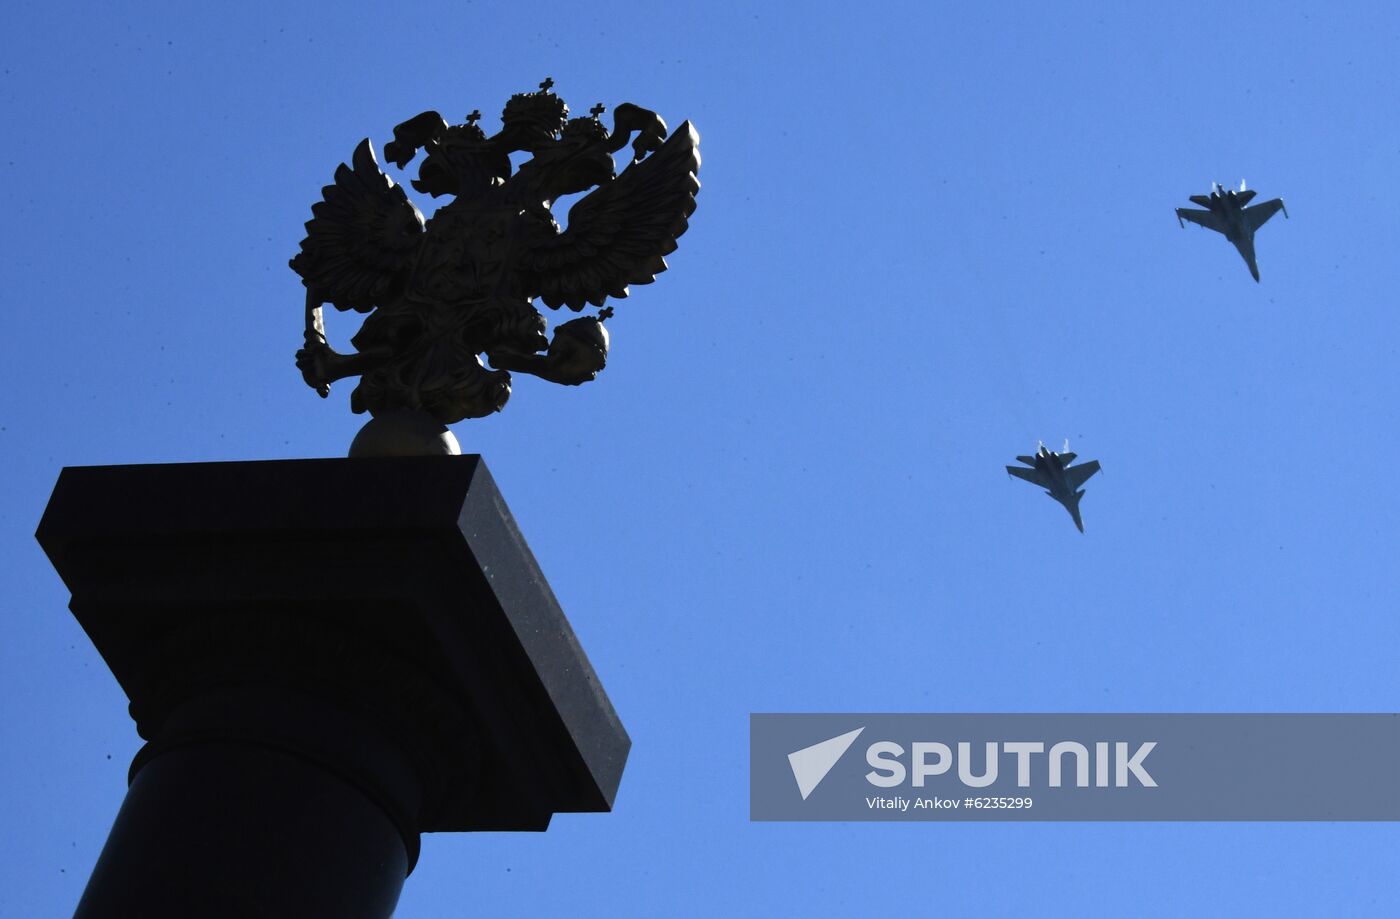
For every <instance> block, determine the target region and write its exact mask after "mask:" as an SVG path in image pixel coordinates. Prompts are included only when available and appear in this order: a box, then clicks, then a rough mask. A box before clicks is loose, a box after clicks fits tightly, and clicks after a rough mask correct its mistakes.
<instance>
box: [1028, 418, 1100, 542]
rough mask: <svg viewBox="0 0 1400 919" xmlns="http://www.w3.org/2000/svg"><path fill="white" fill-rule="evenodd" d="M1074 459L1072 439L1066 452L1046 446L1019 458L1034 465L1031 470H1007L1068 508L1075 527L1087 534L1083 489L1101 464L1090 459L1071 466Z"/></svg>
mask: <svg viewBox="0 0 1400 919" xmlns="http://www.w3.org/2000/svg"><path fill="white" fill-rule="evenodd" d="M1074 458H1075V454H1073V453H1071V452H1069V441H1068V440H1066V441H1065V448H1064V451H1063V452H1060V453H1051V452H1050V451H1049V450H1048V449H1046V447H1045V444H1043V443H1042V444H1041V445H1040V449H1039V450H1037V451H1036V453H1035V456H1018V457H1016V459H1018V460H1020V461H1021V462H1023V463H1025V464H1026V465H1027V466H1030V467H1031V468H1030V469H1022V468H1021V467H1020V466H1007V467H1006V471H1007V473H1008V474H1009V475H1014V476H1015V477H1016V478H1018V479H1025V480H1026V481H1027V482H1030V483H1032V484H1034V485H1039V486H1040V487H1041V488H1043V489H1045V493H1046V494H1047V495H1049V496H1050V497H1052V498H1054V499H1055V500H1056V501H1058V502H1060V503H1061V504H1063V505H1064V506H1065V510H1067V511H1069V515H1070V516H1071V517H1073V518H1074V525H1075V526H1077V527H1079V532H1081V533H1083V532H1084V521H1083V520H1080V519H1079V499H1080V498H1082V497H1084V492H1083V490H1082V489H1081V487H1080V486H1082V485H1083V484H1084V483H1085V482H1087V481H1089V476H1091V475H1093V474H1094V473H1096V472H1098V471H1099V461H1098V460H1090V461H1089V462H1087V463H1080V464H1079V465H1078V466H1073V467H1071V466H1070V463H1072V462H1074Z"/></svg>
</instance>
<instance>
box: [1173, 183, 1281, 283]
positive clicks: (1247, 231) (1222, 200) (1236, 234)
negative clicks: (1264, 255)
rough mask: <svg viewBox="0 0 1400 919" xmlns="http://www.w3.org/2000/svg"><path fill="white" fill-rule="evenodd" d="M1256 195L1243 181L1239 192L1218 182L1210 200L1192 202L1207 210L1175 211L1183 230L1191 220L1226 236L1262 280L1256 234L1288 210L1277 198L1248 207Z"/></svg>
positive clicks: (1198, 197) (1195, 198)
mask: <svg viewBox="0 0 1400 919" xmlns="http://www.w3.org/2000/svg"><path fill="white" fill-rule="evenodd" d="M1254 195H1255V192H1253V191H1246V190H1245V187H1244V180H1243V179H1241V180H1240V190H1239V191H1237V192H1236V191H1231V190H1229V189H1226V188H1225V186H1223V185H1221V184H1220V183H1219V182H1215V183H1212V184H1211V189H1210V197H1206V196H1205V195H1192V196H1191V200H1192V201H1193V202H1194V203H1196V204H1199V205H1200V206H1201V207H1204V208H1208V210H1204V211H1198V210H1194V209H1192V208H1189V207H1179V208H1177V209H1176V222H1177V223H1180V224H1181V226H1182V227H1183V228H1184V227H1185V226H1186V224H1184V223H1182V221H1183V220H1189V221H1191V222H1192V223H1194V224H1197V225H1198V226H1203V227H1205V228H1206V229H1207V230H1214V231H1215V232H1217V233H1223V234H1225V238H1226V239H1228V240H1229V241H1230V242H1232V243H1234V244H1235V248H1236V249H1238V250H1240V255H1241V256H1243V257H1244V261H1245V264H1246V265H1248V266H1249V273H1250V274H1252V275H1254V280H1256V281H1257V280H1259V266H1258V265H1256V264H1255V263H1254V231H1255V230H1257V229H1259V228H1260V227H1262V226H1263V225H1264V222H1265V221H1266V220H1268V219H1269V218H1270V217H1272V216H1274V214H1276V213H1278V212H1279V211H1283V216H1284V217H1287V216H1288V208H1286V207H1284V206H1283V199H1282V198H1274V199H1273V200H1271V201H1265V202H1264V203H1262V204H1256V205H1254V207H1245V205H1246V204H1248V203H1249V202H1250V200H1252V199H1253V198H1254Z"/></svg>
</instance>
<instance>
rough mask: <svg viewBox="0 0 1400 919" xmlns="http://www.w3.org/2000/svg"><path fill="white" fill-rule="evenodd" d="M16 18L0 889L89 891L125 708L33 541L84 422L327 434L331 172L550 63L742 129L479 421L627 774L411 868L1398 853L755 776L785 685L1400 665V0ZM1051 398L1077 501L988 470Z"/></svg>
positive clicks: (961, 868) (337, 10)
mask: <svg viewBox="0 0 1400 919" xmlns="http://www.w3.org/2000/svg"><path fill="white" fill-rule="evenodd" d="M6 19H7V27H6V29H5V30H4V33H3V34H0V61H3V64H2V66H0V70H3V72H2V73H0V117H2V118H3V123H4V124H5V125H6V128H7V132H6V136H7V138H8V142H7V143H6V144H5V149H4V150H3V151H2V152H0V171H2V172H3V175H4V181H3V182H0V252H3V257H0V291H3V297H4V306H5V311H4V315H5V317H6V320H5V323H6V339H7V344H6V346H5V349H4V354H5V360H4V361H3V362H0V447H2V448H3V455H4V457H5V460H6V465H7V477H6V479H7V482H6V485H5V486H4V487H3V488H0V524H3V526H0V540H3V543H0V585H3V590H2V591H0V602H3V607H0V615H3V617H4V618H3V621H4V626H5V630H6V637H7V640H6V641H5V642H4V643H3V645H0V718H3V721H0V723H2V724H3V731H4V733H3V735H2V736H3V738H4V740H5V743H4V744H3V745H0V779H2V780H3V781H0V788H3V789H4V790H3V792H0V794H2V795H3V798H2V799H0V805H2V806H3V812H4V813H6V814H7V816H8V821H9V826H10V828H11V832H9V833H6V834H4V841H3V842H0V846H3V847H4V853H3V856H4V857H3V860H0V864H3V865H4V866H5V867H4V869H3V870H4V875H3V877H0V913H4V914H5V915H15V916H34V917H43V916H63V915H68V914H70V912H71V909H72V907H73V905H74V904H75V903H76V901H77V898H78V896H79V895H80V893H81V890H82V886H83V884H84V883H85V881H86V879H87V875H88V872H89V870H90V869H91V866H92V864H93V862H94V860H95V858H96V856H97V853H98V851H99V849H100V847H101V845H102V842H103V840H104V839H105V836H106V832H107V829H108V827H109V825H110V821H111V818H112V817H113V815H114V814H115V813H116V809H117V806H118V805H119V803H120V800H121V796H122V793H123V789H124V785H125V773H126V769H127V765H128V763H129V761H130V758H131V756H132V755H133V754H134V752H135V750H136V749H137V747H138V740H137V738H136V735H135V731H134V729H133V728H132V726H131V724H130V722H129V720H128V719H127V717H126V714H125V699H124V697H123V696H122V694H121V692H120V690H119V688H118V687H117V685H116V683H115V681H114V680H113V679H112V677H111V676H110V674H109V673H108V672H107V670H106V668H105V666H104V665H103V664H102V662H101V660H100V658H99V657H98V655H97V654H96V652H95V651H94V650H93V649H92V647H91V645H90V644H89V642H88V641H87V639H86V637H85V636H84V635H83V634H82V632H81V630H80V629H79V628H78V627H77V626H76V624H75V623H74V622H73V620H72V618H71V616H70V615H69V614H68V613H67V611H66V603H67V599H68V597H67V593H66V591H65V590H64V588H63V586H62V584H61V582H60V581H59V580H58V578H57V576H56V575H55V574H54V573H53V571H52V569H51V568H50V566H49V564H48V562H47V560H46V559H45V558H44V557H43V555H42V554H41V552H40V551H39V548H38V546H37V544H36V543H35V542H34V540H33V531H34V528H35V526H36V525H37V523H38V520H39V517H40V515H41V513H42V510H43V507H44V504H45V502H46V500H47V496H48V493H49V491H50V489H51V488H52V486H53V482H54V480H55V479H56V477H57V475H58V471H59V469H60V468H61V467H63V466H65V465H86V464H109V463H135V462H189V461H205V460H254V459H268V458H280V457H307V456H336V455H341V454H343V452H344V450H345V448H346V446H347V445H348V443H349V440H350V438H351V437H352V436H353V435H354V432H355V430H356V429H357V427H358V424H359V419H358V418H356V417H355V416H352V415H351V414H350V412H349V410H348V404H347V400H348V391H349V388H350V387H349V386H347V385H345V384H340V385H338V386H336V387H335V389H334V390H333V392H332V394H331V398H330V399H329V400H328V401H322V400H320V399H318V398H316V396H315V395H314V393H312V392H311V391H310V390H309V389H307V388H306V387H305V386H304V385H303V384H302V383H301V381H300V379H299V377H298V375H297V373H296V370H295V368H294V366H293V364H292V353H293V352H294V351H295V350H296V348H297V347H298V346H299V343H300V338H301V324H302V310H303V303H302V289H301V286H300V283H299V280H298V279H297V278H296V276H295V275H293V274H292V273H291V271H290V270H289V269H287V267H286V261H287V259H288V258H289V257H290V256H291V255H292V254H293V253H295V251H296V247H297V243H298V242H299V240H300V239H301V237H302V235H303V230H302V223H303V222H304V221H305V220H307V219H308V218H309V216H310V205H311V204H312V202H313V201H315V200H317V198H318V196H319V189H320V187H321V185H323V184H325V183H326V182H328V181H329V180H330V177H331V174H332V172H333V170H334V168H335V166H336V164H337V163H339V162H341V161H342V160H346V159H348V158H349V156H350V153H351V151H352V150H353V149H354V146H355V144H356V143H357V142H358V141H359V140H360V139H361V138H363V137H366V136H369V137H371V138H372V139H373V140H374V142H375V143H376V145H377V146H381V147H382V144H383V143H384V142H385V141H386V140H388V139H389V138H390V136H391V130H392V128H393V126H394V125H395V124H397V123H398V122H400V121H402V120H404V119H406V118H408V117H410V116H412V115H414V114H416V113H418V112H420V111H422V110H424V109H429V108H434V109H438V110H440V111H442V112H443V113H444V114H447V115H449V116H450V117H453V118H460V117H461V116H463V115H465V114H466V113H467V112H469V111H471V110H472V109H474V108H479V109H480V110H481V111H482V112H485V113H487V119H488V125H489V124H493V123H494V121H493V119H494V117H495V113H497V112H499V110H500V107H501V106H503V105H504V103H505V100H506V99H507V98H508V97H509V95H510V94H511V93H514V92H521V91H525V90H530V89H533V88H534V87H535V85H536V84H537V83H539V81H540V80H542V79H543V78H544V77H545V76H552V77H553V78H554V79H555V81H556V87H555V88H556V91H558V92H559V93H560V94H561V95H562V96H563V97H564V98H565V99H566V100H568V101H569V102H570V105H571V107H572V108H573V109H574V110H576V111H582V110H585V109H586V108H588V107H589V106H590V105H592V104H593V103H594V102H596V101H599V100H602V101H603V102H604V103H605V104H607V105H609V106H613V105H616V104H618V103H620V102H623V101H632V102H635V103H637V104H639V105H643V106H646V107H648V108H652V109H654V110H656V111H657V112H658V113H660V114H661V115H662V116H663V117H664V118H665V119H667V121H668V122H669V123H670V124H672V125H673V126H674V125H676V124H678V123H680V122H681V121H683V120H685V119H690V120H691V121H693V122H694V124H695V125H696V127H697V128H698V130H699V132H700V134H701V150H702V154H703V157H704V165H703V167H702V170H701V174H700V179H701V182H702V184H703V186H704V187H703V189H702V191H701V193H700V196H699V208H698V210H697V212H696V214H695V216H694V218H693V219H692V221H691V229H690V231H689V232H688V233H687V235H686V236H685V237H684V238H683V239H682V240H681V247H680V250H679V251H678V252H677V253H675V255H674V256H672V257H671V258H670V259H669V261H670V263H671V271H669V272H668V273H666V274H664V275H662V276H661V277H660V278H659V280H658V282H657V283H656V284H655V285H653V286H650V287H641V288H635V289H634V292H633V296H632V297H631V298H630V299H628V300H625V301H622V302H619V303H616V304H615V305H616V306H617V315H616V316H615V317H614V318H613V319H612V320H610V321H609V329H610V331H611V333H612V336H613V348H612V353H611V356H610V360H609V366H608V369H607V371H606V372H605V373H604V374H603V375H602V377H600V379H599V380H598V381H597V382H596V383H593V384H590V385H589V386H586V387H582V388H579V389H576V390H575V389H567V390H566V389H563V388H560V387H553V386H550V385H548V384H546V383H543V382H541V381H535V380H530V379H525V380H523V381H520V382H519V383H518V384H517V386H516V387H515V392H514V395H513V397H512V400H511V403H510V405H509V406H508V408H507V409H506V411H505V412H503V413H502V414H500V415H498V416H495V417H492V418H489V419H484V420H481V421H475V422H468V423H463V424H461V425H458V426H457V428H456V433H457V436H458V438H459V440H460V441H461V442H462V445H463V448H464V450H466V451H467V452H479V453H481V454H483V455H484V456H485V458H486V462H487V464H488V466H489V467H490V469H491V472H492V475H493V476H494V477H495V479H496V481H497V482H498V484H499V485H500V487H501V489H502V491H503V492H504V494H505V496H506V498H507V500H508V501H509V503H510V506H511V508H512V510H513V512H514V514H515V516H516V518H517V520H518V522H519V523H520V526H521V528H522V530H523V531H524V533H525V534H526V536H527V538H528V539H529V541H530V544H531V546H532V548H533V549H534V551H535V554H536V555H537V557H538V558H539V560H540V563H541V565H542V566H543V568H544V570H545V571H546V573H547V574H548V576H549V578H550V580H551V583H552V585H553V588H554V590H555V592H556V593H557V594H558V596H559V597H560V599H561V602H562V603H563V604H564V607H565V609H566V611H567V612H568V614H569V616H570V618H571V620H572V622H573V625H574V628H575V630H576V631H577V632H578V634H579V636H580V638H581V639H582V641H583V643H584V646H585V647H586V649H587V651H588V654H589V656H590V657H591V659H592V661H593V664H594V666H595V668H596V669H597V671H598V673H599V675H600V677H601V678H602V680H603V683H604V685H605V686H606V687H607V689H608V691H609V693H610V695H611V697H612V699H613V702H614V704H615V705H616V707H617V709H618V711H619V713H620V714H621V716H622V718H623V721H624V723H625V724H626V726H627V728H628V730H629V732H630V733H631V736H632V738H633V741H634V747H633V753H632V757H631V760H630V762H629V764H628V768H627V773H626V775H625V776H624V779H623V784H622V788H621V792H620V794H619V797H618V801H617V809H616V811H615V812H614V813H612V814H610V815H577V816H567V815H566V816H561V817H559V818H557V819H556V820H555V822H554V825H553V827H552V828H551V829H550V831H549V832H548V833H546V834H544V835H521V836H504V835H502V836H491V835H473V836H467V835H462V836H441V837H439V836H430V837H427V838H426V839H425V842H424V848H423V857H422V860H421V862H420V863H419V866H418V868H417V870H416V871H415V873H414V875H413V876H412V877H411V878H410V879H409V881H408V884H407V886H406V888H405V892H404V896H403V899H402V900H401V902H400V909H399V913H398V915H399V916H406V917H413V916H452V915H459V914H466V913H471V914H487V913H489V914H492V915H501V916H532V915H540V914H544V913H546V912H557V911H561V910H565V909H567V910H569V911H570V912H571V913H572V914H573V915H579V916H592V915H609V916H614V915H618V914H623V915H632V914H635V915H678V916H690V915H695V916H711V915H769V914H774V913H780V914H782V913H792V914H798V913H800V914H805V915H849V914H864V913H873V912H876V911H901V912H905V913H914V914H916V915H917V914H923V913H926V912H928V913H931V912H934V911H938V912H942V913H945V914H952V915H960V914H965V913H971V912H973V911H974V910H976V911H978V912H980V913H981V914H985V915H1005V914H1012V913H1020V914H1024V913H1026V912H1031V911H1033V912H1034V913H1037V914H1049V915H1055V914H1063V915H1078V914H1082V913H1083V912H1084V911H1085V910H1086V909H1089V908H1092V909H1094V910H1095V911H1098V912H1103V913H1106V914H1120V915H1123V914H1127V915H1181V914H1183V913H1188V912H1191V913H1197V912H1215V913H1233V914H1251V913H1253V914H1270V915H1279V914H1320V913H1327V914H1336V915H1345V914H1382V913H1391V912H1393V911H1394V910H1395V909H1396V907H1397V905H1400V883H1397V881H1396V880H1395V873H1394V870H1393V868H1394V860H1395V854H1396V851H1397V842H1400V837H1398V836H1397V829H1396V827H1394V826H1393V825H1386V824H1375V825H1344V824H1338V825H1330V824H1272V825H1271V824H1248V825H1225V824H1192V825H1180V826H1178V825H1157V824H1126V825H1104V824H1083V825H1069V824H1048V825H1033V824H1002V825H991V824H967V825H958V824H940V825H931V824H918V825H907V826H896V825H877V824H873V825H820V824H810V825H808V824H803V825H764V824H751V823H749V822H748V818H747V814H748V801H747V793H748V774H747V768H748V767H747V737H748V713H750V712H754V711H857V712H859V711H950V712H957V711H1096V710H1103V711H1129V712H1131V711H1395V710H1396V707H1397V706H1396V676H1395V652H1396V648H1397V643H1398V640H1400V625H1397V621H1398V620H1397V617H1396V615H1395V609H1396V606H1395V602H1394V598H1395V597H1396V595H1397V592H1398V590H1397V589H1398V588H1400V574H1397V567H1396V565H1395V558H1396V549H1397V544H1398V542H1400V541H1398V540H1397V536H1400V524H1397V520H1400V492H1397V489H1396V485H1395V478H1394V476H1393V475H1391V474H1390V473H1389V472H1388V466H1389V465H1390V464H1391V462H1392V461H1393V459H1394V457H1396V456H1397V455H1400V427H1397V425H1396V408H1395V407H1396V402H1397V398H1396V397H1397V395H1400V386H1397V383H1396V377H1395V369H1394V368H1395V367H1396V364H1397V333H1400V327H1398V326H1400V322H1397V319H1396V311H1395V302H1394V301H1395V291H1396V290H1397V288H1398V287H1400V284H1397V281H1400V277H1397V274H1400V271H1398V270H1397V260H1396V258H1395V238H1396V236H1397V232H1396V231H1397V227H1398V226H1400V207H1397V206H1396V201H1397V197H1400V196H1397V191H1400V181H1397V174H1398V173H1397V167H1400V125H1398V124H1397V121H1396V118H1395V117H1394V115H1395V109H1394V102H1393V100H1395V99H1397V98H1400V76H1397V70H1396V68H1395V66H1394V64H1395V61H1394V57H1395V53H1396V49H1397V48H1400V13H1397V12H1396V11H1395V9H1394V7H1392V6H1390V5H1387V4H1380V3H1376V4H1339V5H1335V6H1332V7H1330V8H1329V9H1328V10H1327V11H1326V12H1323V10H1322V8H1321V7H1319V6H1317V5H1316V4H1285V3H1267V4H1266V3H1257V4H1230V5H1228V6H1227V7H1222V6H1221V5H1220V4H1172V5H1170V6H1160V7H1154V8H1150V9H1149V8H1146V7H1142V6H1140V5H1130V4H1107V3H1105V4H1076V3H1069V4H1054V5H1041V6H1039V7H1037V8H1034V9H1032V8H1031V7H1030V5H1023V4H978V5H976V7H975V8H974V7H973V5H968V4H957V5H952V4H942V3H919V4H912V3H911V4H892V3H891V4H885V3H871V4H860V5H854V4H824V3H814V4H806V5H803V6H802V7H801V8H800V9H799V8H797V7H795V6H794V7H786V6H778V5H766V4H754V3H748V4H732V3H710V4H703V5H702V4H693V5H691V4H626V3H596V4H588V5H584V4H550V3H546V4H534V5H528V6H527V5H519V6H515V7H504V6H500V5H495V4H487V3H441V4H419V5H415V4H399V5H395V6H392V7H391V6H384V5H374V4H354V3H340V4H296V5H293V4H256V3H245V4H239V5H238V6H237V7H229V8H227V9H226V10H223V11H214V12H211V11H208V10H196V9H195V8H193V7H191V6H189V5H185V4H170V5H160V4H128V5H125V6H123V7H118V6H117V5H96V4H93V5H91V6H71V5H64V4H56V3H43V4H35V3H25V2H12V3H11V4H10V5H9V7H8V8H7V14H6ZM391 174H394V175H395V176H396V177H398V175H399V174H397V173H391ZM1241 178H1244V179H1247V180H1248V182H1249V184H1250V187H1252V188H1257V189H1258V190H1259V191H1260V194H1261V196H1262V197H1264V198H1267V197H1273V196H1275V195H1282V196H1283V197H1284V198H1285V200H1286V201H1287V202H1288V207H1289V212H1290V215H1291V219H1289V220H1284V219H1282V218H1281V217H1276V218H1274V220H1273V221H1272V222H1270V224H1269V225H1268V226H1267V227H1265V228H1264V229H1263V230H1261V231H1260V234H1259V237H1258V241H1257V244H1258V251H1259V266H1260V270H1261V273H1262V276H1263V280H1262V283H1260V284H1255V283H1254V282H1253V281H1252V280H1251V279H1250V277H1249V274H1248V272H1247V270H1246V268H1245V266H1244V264H1243V263H1242V262H1241V261H1240V259H1239V257H1238V256H1237V255H1236V254H1235V253H1234V252H1233V251H1232V249H1231V248H1230V246H1229V245H1228V244H1227V243H1226V242H1225V241H1224V240H1222V239H1220V238H1219V237H1216V236H1214V235H1213V234H1209V233H1207V232H1206V231H1204V230H1200V229H1197V228H1194V227H1188V228H1187V229H1185V230H1182V229H1180V228H1178V226H1177V223H1176V220H1175V219H1174V217H1173V215H1172V208H1173V207H1177V206H1183V205H1186V204H1187V201H1186V196H1187V195H1189V194H1193V193H1196V194H1199V193H1203V192H1205V191H1206V190H1207V189H1208V187H1209V183H1210V182H1212V181H1217V180H1218V181H1221V182H1225V183H1238V182H1239V181H1240V179H1241ZM328 322H329V324H330V325H331V332H332V337H333V338H336V337H339V338H341V339H342V340H343V338H345V337H348V335H349V334H351V333H352V332H353V330H354V326H355V323H354V318H353V317H352V316H346V315H339V314H337V315H332V316H329V317H328ZM1066 437H1068V438H1069V439H1070V442H1071V446H1072V447H1073V448H1074V449H1075V450H1076V451H1077V452H1079V453H1080V454H1081V456H1083V457H1085V458H1096V459H1099V460H1100V461H1101V462H1102V464H1103V467H1104V470H1105V472H1104V475H1102V476H1100V477H1096V478H1095V480H1094V481H1093V482H1092V483H1091V485H1090V487H1089V489H1088V495H1087V497H1086V498H1085V499H1084V501H1083V513H1084V520H1085V528H1086V531H1087V532H1086V533H1085V534H1084V535H1082V536H1081V535H1080V534H1079V533H1077V532H1075V530H1074V528H1073V526H1072V524H1071V522H1070V520H1069V518H1068V517H1067V516H1066V514H1065V513H1064V511H1063V510H1062V509H1060V508H1059V507H1058V506H1056V505H1054V504H1053V503H1051V502H1050V501H1047V500H1045V499H1044V498H1042V497H1039V496H1037V495H1036V494H1035V492H1034V490H1033V489H1031V488H1030V487H1028V486H1025V485H1024V484H1022V483H1018V482H1011V481H1008V479H1007V477H1006V475H1005V474H1004V472H1003V469H1002V467H1003V465H1004V464H1005V463H1007V462H1010V461H1011V459H1012V457H1013V456H1014V455H1015V454H1017V453H1025V452H1029V451H1030V450H1031V449H1033V448H1034V446H1035V443H1036V440H1037V439H1043V440H1045V441H1046V442H1047V443H1048V444H1051V445H1058V444H1059V443H1060V442H1061V441H1062V440H1063V439H1064V438H1066Z"/></svg>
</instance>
